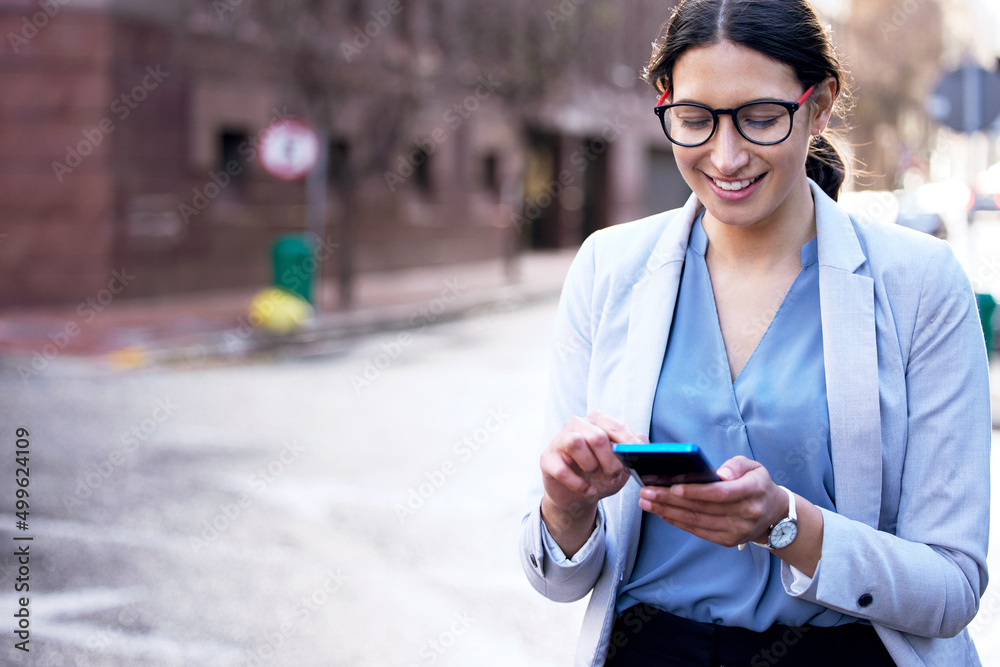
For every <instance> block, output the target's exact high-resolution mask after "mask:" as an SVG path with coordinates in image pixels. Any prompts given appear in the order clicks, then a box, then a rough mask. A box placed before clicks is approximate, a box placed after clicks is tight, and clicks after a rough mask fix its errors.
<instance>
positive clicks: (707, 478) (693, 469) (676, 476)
mask: <svg viewBox="0 0 1000 667" xmlns="http://www.w3.org/2000/svg"><path fill="white" fill-rule="evenodd" d="M612 451H614V453H615V454H616V455H617V456H618V458H619V459H621V462H622V463H623V464H625V467H626V468H628V471H629V473H630V474H631V475H632V477H633V478H634V479H635V481H637V482H639V484H641V485H643V486H671V485H673V484H707V483H709V482H719V481H721V480H720V479H719V476H718V475H716V474H715V468H713V467H712V465H711V464H710V463H709V462H708V460H707V459H706V458H705V455H704V454H703V453H702V451H701V449H700V448H699V447H698V445H692V444H690V443H650V444H648V445H643V444H638V445H622V444H616V445H614V446H613V447H612Z"/></svg>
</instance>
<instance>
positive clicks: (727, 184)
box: [712, 176, 760, 192]
mask: <svg viewBox="0 0 1000 667" xmlns="http://www.w3.org/2000/svg"><path fill="white" fill-rule="evenodd" d="M759 178H760V176H758V177H757V178H751V179H748V180H745V181H720V180H718V179H715V178H713V179H712V180H713V181H714V182H715V184H716V185H718V186H719V187H720V188H722V189H723V190H729V191H730V192H736V191H737V190H742V189H743V188H745V187H747V186H749V185H750V184H751V183H755V182H756V181H757V180H758V179H759Z"/></svg>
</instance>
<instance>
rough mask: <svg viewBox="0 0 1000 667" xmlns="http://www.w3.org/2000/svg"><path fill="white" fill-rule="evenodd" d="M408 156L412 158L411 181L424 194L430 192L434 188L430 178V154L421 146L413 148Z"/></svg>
mask: <svg viewBox="0 0 1000 667" xmlns="http://www.w3.org/2000/svg"><path fill="white" fill-rule="evenodd" d="M410 156H411V157H412V159H413V182H414V184H416V186H417V189H418V190H420V192H422V193H424V194H430V193H431V191H432V190H433V189H434V183H433V182H432V179H431V156H430V155H429V154H428V153H427V152H426V151H425V150H424V149H422V148H417V149H415V150H414V151H413V152H412V153H410Z"/></svg>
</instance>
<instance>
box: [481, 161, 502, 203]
mask: <svg viewBox="0 0 1000 667" xmlns="http://www.w3.org/2000/svg"><path fill="white" fill-rule="evenodd" d="M481 183H482V187H483V190H486V191H487V192H489V193H491V194H494V195H499V194H500V160H499V158H497V154H496V153H489V154H487V155H486V156H485V157H483V163H482V172H481Z"/></svg>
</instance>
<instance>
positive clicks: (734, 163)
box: [710, 116, 750, 176]
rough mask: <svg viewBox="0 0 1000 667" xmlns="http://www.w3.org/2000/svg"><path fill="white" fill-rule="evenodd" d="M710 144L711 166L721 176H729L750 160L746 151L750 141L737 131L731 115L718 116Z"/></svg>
mask: <svg viewBox="0 0 1000 667" xmlns="http://www.w3.org/2000/svg"><path fill="white" fill-rule="evenodd" d="M710 142H711V144H712V166H714V167H715V168H716V169H718V170H719V174H720V175H722V176H730V175H732V174H735V173H737V172H738V171H739V170H740V169H742V168H743V167H745V166H746V165H747V163H748V162H749V161H750V153H749V152H748V148H749V144H750V142H749V141H747V139H746V137H744V136H743V135H742V134H740V133H739V131H738V130H737V129H736V125H734V124H733V119H732V117H731V116H722V117H720V118H719V125H718V127H716V128H715V136H713V137H712V138H711V140H710Z"/></svg>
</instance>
